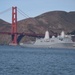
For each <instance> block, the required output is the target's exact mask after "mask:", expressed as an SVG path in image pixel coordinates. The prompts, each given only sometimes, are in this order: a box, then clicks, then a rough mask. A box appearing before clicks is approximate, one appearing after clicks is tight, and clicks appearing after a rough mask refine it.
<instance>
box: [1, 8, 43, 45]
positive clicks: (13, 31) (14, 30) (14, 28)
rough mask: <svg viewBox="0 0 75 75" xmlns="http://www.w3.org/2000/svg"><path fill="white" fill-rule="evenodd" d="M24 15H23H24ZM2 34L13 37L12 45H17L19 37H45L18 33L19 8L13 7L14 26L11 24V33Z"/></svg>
mask: <svg viewBox="0 0 75 75" xmlns="http://www.w3.org/2000/svg"><path fill="white" fill-rule="evenodd" d="M8 10H9V9H7V10H5V11H3V12H1V13H0V14H2V13H4V12H6V11H8ZM22 15H23V14H22ZM25 15H26V14H25ZM26 16H28V15H26ZM0 34H8V35H11V43H10V44H11V45H17V44H18V42H17V39H18V35H26V36H31V37H43V36H44V35H43V34H31V33H18V32H17V7H12V24H11V32H0Z"/></svg>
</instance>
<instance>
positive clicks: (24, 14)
mask: <svg viewBox="0 0 75 75" xmlns="http://www.w3.org/2000/svg"><path fill="white" fill-rule="evenodd" d="M18 12H19V13H20V14H21V15H22V16H24V17H26V18H29V16H28V15H27V14H26V13H24V12H23V11H22V10H21V9H19V8H18Z"/></svg>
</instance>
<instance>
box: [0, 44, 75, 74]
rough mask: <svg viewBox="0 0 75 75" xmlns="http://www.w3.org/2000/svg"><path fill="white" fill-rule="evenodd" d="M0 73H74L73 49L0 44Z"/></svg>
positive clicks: (74, 59)
mask: <svg viewBox="0 0 75 75" xmlns="http://www.w3.org/2000/svg"><path fill="white" fill-rule="evenodd" d="M0 75H75V50H74V49H49V48H24V47H21V46H8V45H1V46H0Z"/></svg>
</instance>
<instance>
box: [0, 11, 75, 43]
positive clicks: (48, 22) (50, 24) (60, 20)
mask: <svg viewBox="0 0 75 75" xmlns="http://www.w3.org/2000/svg"><path fill="white" fill-rule="evenodd" d="M46 30H48V31H49V32H50V34H53V33H58V34H59V33H60V32H61V31H62V30H64V31H65V33H70V32H73V31H75V12H65V11H51V12H46V13H43V14H41V15H39V16H36V17H34V18H32V17H31V18H27V19H23V20H20V21H18V32H30V33H36V34H37V33H39V34H40V33H45V31H46ZM0 31H10V24H9V23H7V22H5V21H3V20H1V19H0ZM7 36H8V38H9V39H8V38H7V37H4V40H5V42H7V41H10V37H11V36H9V35H7ZM6 38H7V39H6ZM0 39H2V41H4V40H3V38H2V36H1V35H0ZM29 39H31V37H27V36H25V37H23V38H22V40H21V42H24V41H28V40H29ZM32 39H33V38H32ZM7 43H8V42H7Z"/></svg>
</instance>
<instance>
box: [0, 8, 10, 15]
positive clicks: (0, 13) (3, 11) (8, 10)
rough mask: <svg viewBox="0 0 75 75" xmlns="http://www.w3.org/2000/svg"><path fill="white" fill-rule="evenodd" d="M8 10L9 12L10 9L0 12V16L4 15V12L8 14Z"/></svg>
mask: <svg viewBox="0 0 75 75" xmlns="http://www.w3.org/2000/svg"><path fill="white" fill-rule="evenodd" d="M9 10H11V8H8V9H6V10H4V11H2V12H0V14H3V13H6V12H8V11H9Z"/></svg>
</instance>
